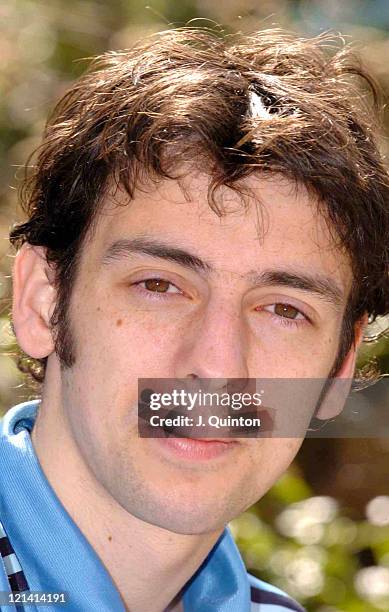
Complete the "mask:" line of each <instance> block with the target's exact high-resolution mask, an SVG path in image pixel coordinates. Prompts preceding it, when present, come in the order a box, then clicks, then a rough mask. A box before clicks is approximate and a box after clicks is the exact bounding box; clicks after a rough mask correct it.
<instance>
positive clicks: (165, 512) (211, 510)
mask: <svg viewBox="0 0 389 612" xmlns="http://www.w3.org/2000/svg"><path fill="white" fill-rule="evenodd" d="M138 493H139V492H138ZM208 494H209V492H208ZM123 501H124V500H123ZM122 506H123V507H124V509H125V510H126V511H127V512H129V513H130V514H131V515H132V516H135V517H136V518H137V519H139V520H141V521H143V522H146V523H149V524H151V525H155V526H157V527H160V528H162V529H166V530H168V531H171V532H173V533H177V534H182V535H200V534H205V533H212V532H215V531H222V530H223V529H224V527H225V525H226V524H227V523H228V522H229V521H230V520H232V519H233V518H235V516H237V515H238V514H240V513H241V512H242V511H243V509H244V508H243V509H242V507H241V503H239V504H237V502H236V500H235V502H234V500H233V498H229V499H228V503H226V498H225V495H220V496H219V497H218V498H217V499H215V496H212V497H209V496H208V497H206V496H204V495H203V496H200V495H196V494H194V492H193V491H192V492H191V493H190V494H187V495H183V494H179V492H177V491H173V492H172V491H169V492H168V493H167V494H166V492H165V495H159V494H157V493H156V492H154V493H152V492H151V491H143V492H142V495H141V496H138V497H137V499H136V500H134V498H132V499H127V500H125V501H124V503H122ZM246 506H247V504H246Z"/></svg>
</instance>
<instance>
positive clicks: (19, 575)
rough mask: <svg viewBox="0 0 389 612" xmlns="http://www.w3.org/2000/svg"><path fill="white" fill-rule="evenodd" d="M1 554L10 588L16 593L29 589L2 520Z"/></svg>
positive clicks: (0, 534)
mask: <svg viewBox="0 0 389 612" xmlns="http://www.w3.org/2000/svg"><path fill="white" fill-rule="evenodd" d="M0 555H1V557H2V559H3V563H4V567H5V571H6V572H7V576H8V582H9V587H10V590H11V591H13V592H16V593H22V592H23V591H28V590H29V586H28V582H27V580H26V577H25V575H24V572H23V570H22V568H21V565H20V563H19V559H18V558H17V556H16V553H15V551H14V549H13V548H12V544H11V542H10V541H9V539H8V536H7V534H6V532H5V529H4V527H3V525H2V524H1V522H0Z"/></svg>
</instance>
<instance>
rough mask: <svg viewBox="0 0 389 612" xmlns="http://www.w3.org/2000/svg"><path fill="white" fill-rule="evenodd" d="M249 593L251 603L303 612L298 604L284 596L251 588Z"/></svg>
mask: <svg viewBox="0 0 389 612" xmlns="http://www.w3.org/2000/svg"><path fill="white" fill-rule="evenodd" d="M250 592H251V602H252V603H257V604H268V605H273V606H282V607H283V608H285V610H293V611H294V612H305V610H304V608H303V607H302V606H300V604H298V603H297V602H296V601H293V599H290V598H289V597H286V596H285V595H280V594H279V593H274V591H265V590H262V589H258V588H257V587H253V586H252V587H251V589H250Z"/></svg>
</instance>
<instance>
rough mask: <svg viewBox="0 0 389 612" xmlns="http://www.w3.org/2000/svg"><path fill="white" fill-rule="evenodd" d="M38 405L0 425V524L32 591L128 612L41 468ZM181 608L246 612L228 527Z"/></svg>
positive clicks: (242, 573)
mask: <svg viewBox="0 0 389 612" xmlns="http://www.w3.org/2000/svg"><path fill="white" fill-rule="evenodd" d="M38 407H39V401H33V402H25V403H23V404H19V405H18V406H15V407H14V408H12V409H11V410H9V411H8V412H7V413H6V415H5V416H4V418H3V420H2V422H1V426H0V456H1V458H2V466H1V470H0V492H1V495H0V500H1V501H0V519H1V521H2V523H3V525H4V528H5V530H6V532H7V534H8V537H9V539H10V541H11V543H12V546H13V548H14V550H15V553H16V555H17V557H18V559H19V562H20V564H21V566H22V569H23V570H24V573H25V576H26V578H27V582H28V584H29V587H30V590H33V591H49V592H62V591H66V592H67V593H68V596H69V604H68V606H67V610H69V612H73V610H74V612H75V611H76V610H80V609H81V610H84V609H91V610H99V611H101V612H105V611H107V612H108V611H111V610H117V611H118V612H124V606H123V602H122V600H121V598H120V594H119V592H118V590H117V589H116V587H115V585H114V583H113V581H112V579H111V577H110V575H109V573H108V572H107V570H106V569H105V567H104V565H103V564H102V562H101V561H100V559H99V557H98V556H97V554H96V553H95V551H94V549H93V548H92V546H91V545H90V544H89V542H88V541H87V539H86V538H85V536H84V535H83V534H82V532H81V531H80V529H79V528H78V527H77V525H76V524H75V522H74V521H73V520H72V518H71V517H70V515H69V514H68V513H67V511H66V510H65V508H64V506H63V505H62V504H61V502H60V501H59V499H58V497H57V496H56V494H55V492H54V490H53V489H52V487H51V485H50V484H49V482H48V480H47V479H46V477H45V475H44V473H43V471H42V469H41V467H40V464H39V461H38V459H37V456H36V454H35V451H34V448H33V445H32V442H31V437H30V433H31V431H32V428H33V426H34V422H35V418H36V415H37V411H38ZM59 451H60V449H59ZM184 609H185V612H199V611H201V612H211V611H212V612H216V611H217V612H235V611H236V610H239V611H240V612H249V610H250V587H249V582H248V579H247V573H246V569H245V566H244V564H243V561H242V558H241V556H240V553H239V551H238V549H237V546H236V544H235V542H234V540H233V538H232V536H231V533H230V531H229V529H227V528H226V529H225V530H224V531H223V533H222V535H221V536H220V538H219V539H218V541H217V543H216V544H215V546H214V547H213V549H212V550H211V552H210V553H209V555H208V556H207V558H206V559H205V561H204V562H203V563H202V565H201V566H200V567H199V569H198V570H197V571H196V573H195V574H194V575H193V576H192V578H191V579H190V580H189V582H188V583H187V585H186V587H185V592H184Z"/></svg>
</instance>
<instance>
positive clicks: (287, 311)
mask: <svg viewBox="0 0 389 612" xmlns="http://www.w3.org/2000/svg"><path fill="white" fill-rule="evenodd" d="M274 314H276V315H278V316H279V317H285V318H287V319H296V318H297V317H298V315H299V314H300V311H299V310H297V308H295V307H294V306H291V305H290V304H274Z"/></svg>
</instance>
